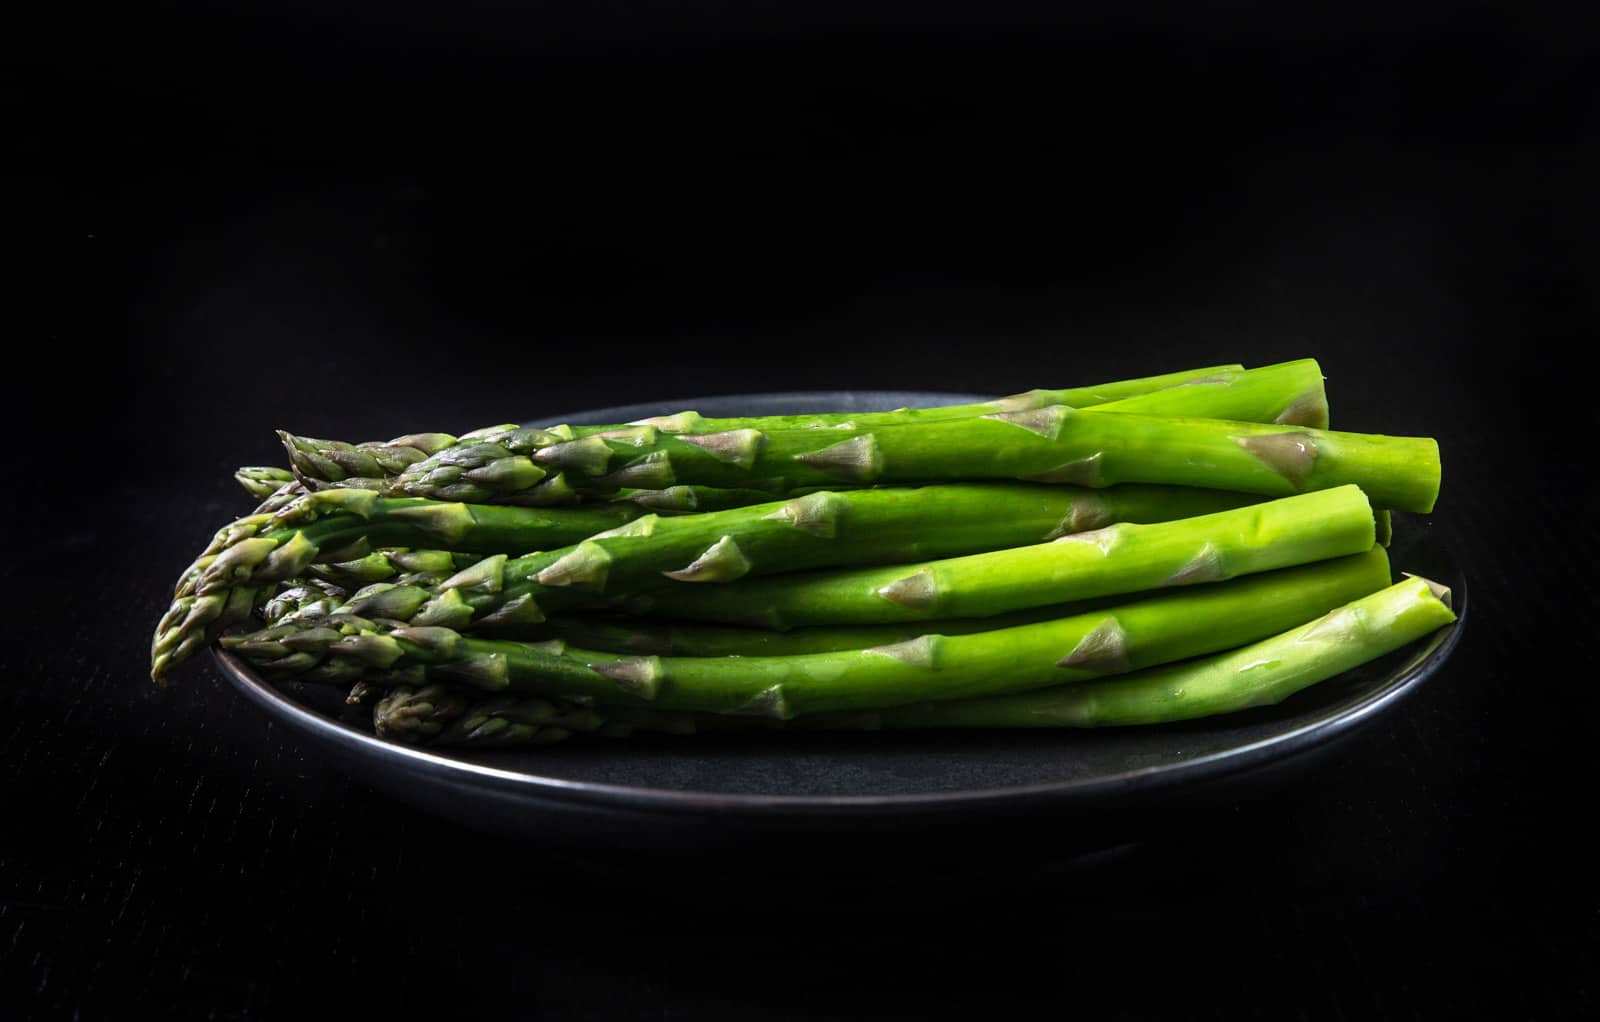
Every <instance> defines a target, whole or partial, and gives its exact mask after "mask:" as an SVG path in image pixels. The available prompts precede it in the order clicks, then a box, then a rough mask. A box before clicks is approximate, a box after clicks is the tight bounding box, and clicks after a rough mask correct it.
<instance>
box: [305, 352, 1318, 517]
mask: <svg viewBox="0 0 1600 1022" xmlns="http://www.w3.org/2000/svg"><path fill="white" fill-rule="evenodd" d="M1303 363H1309V365H1310V367H1311V371H1310V372H1306V371H1305V370H1304V369H1303V368H1302V369H1300V370H1298V371H1300V372H1301V373H1302V374H1303V375H1302V378H1301V380H1300V382H1301V383H1303V384H1304V386H1302V387H1301V389H1299V390H1294V391H1293V392H1292V393H1289V394H1287V395H1283V396H1277V397H1275V398H1274V400H1275V401H1276V404H1277V406H1278V407H1277V408H1276V409H1275V410H1274V411H1273V413H1272V414H1273V415H1274V416H1276V415H1280V414H1285V413H1289V412H1290V409H1291V408H1294V407H1296V403H1297V402H1298V404H1299V406H1300V407H1307V406H1313V405H1315V403H1316V399H1315V397H1314V396H1313V397H1310V398H1302V396H1301V395H1302V394H1303V393H1310V391H1311V390H1312V388H1313V387H1315V388H1316V390H1317V391H1318V392H1320V389H1321V384H1322V374H1321V370H1320V369H1318V368H1317V367H1316V363H1315V362H1314V361H1313V360H1310V359H1306V360H1303ZM1303 363H1287V364H1288V365H1294V366H1302V364H1303ZM1268 368H1269V369H1277V368H1278V367H1268ZM1244 371H1245V370H1244V367H1243V366H1240V365H1237V364H1235V365H1226V366H1207V367H1204V368H1200V369H1190V370H1185V371H1182V372H1177V373H1166V374H1163V375H1160V376H1148V377H1142V378H1139V379H1133V380H1121V381H1117V382H1113V383H1105V384H1100V385H1098V386H1094V387H1077V388H1071V389H1066V390H1032V391H1028V392H1027V393H1025V394H1015V395H1012V396H1011V397H1007V398H1000V399H998V400H995V401H983V402H978V403H975V404H966V405H948V406H945V407H942V408H925V409H908V408H901V409H896V410H895V411H892V412H827V413H820V414H808V415H768V416H755V417H743V418H717V419H711V418H706V417H704V416H702V415H701V414H700V413H699V412H693V411H684V412H678V413H677V414H675V415H663V416H656V417H653V418H649V419H641V420H639V421H638V422H633V423H626V424H608V425H600V426H577V427H573V426H556V427H552V428H550V429H548V430H526V429H523V428H522V427H519V426H516V425H515V424H509V425H501V426H488V427H485V428H484V429H480V430H474V431H473V432H471V433H468V434H465V435H464V436H462V437H459V438H457V437H453V436H450V435H449V434H447V433H414V434H410V435H407V436H402V437H396V438H395V439H393V440H390V441H387V442H367V443H360V444H349V443H344V442H341V441H337V440H316V439H312V438H310V437H297V436H293V435H291V434H287V433H282V434H280V436H281V437H282V438H283V441H284V446H285V447H286V449H287V450H288V452H289V457H290V461H291V463H292V464H293V465H294V467H295V472H296V473H298V474H299V475H300V477H301V478H302V479H304V480H305V481H306V482H307V483H308V484H311V485H316V484H319V483H322V484H340V485H345V486H359V487H363V488H367V489H380V490H382V489H385V488H386V487H385V485H384V480H385V478H386V477H389V476H394V475H397V474H398V473H400V472H403V471H404V470H405V469H407V468H408V467H410V466H412V465H414V464H416V463H417V462H419V461H422V460H423V459H425V458H432V457H434V456H438V458H437V461H436V465H435V467H436V468H446V467H450V466H455V467H460V466H470V468H467V469H466V471H471V470H472V469H481V468H483V467H484V465H486V464H488V462H489V461H492V460H494V458H493V457H490V455H491V454H492V453H493V452H490V451H486V450H478V451H476V452H475V453H473V454H470V455H463V454H461V453H459V452H456V453H451V449H452V448H458V447H464V448H478V447H481V445H482V444H484V443H486V442H490V441H493V442H494V443H496V444H499V445H500V446H501V447H503V448H504V452H509V453H510V454H513V455H522V454H527V453H529V452H530V451H532V450H534V449H535V448H537V447H539V446H544V445H546V444H552V443H561V442H564V441H571V440H578V439H583V438H586V437H592V436H604V435H605V434H608V433H613V432H617V431H624V432H630V431H629V427H632V426H640V425H648V426H652V427H655V428H657V429H660V430H661V431H662V432H668V433H691V434H697V433H721V432H726V431H729V430H740V429H757V430H768V429H811V428H818V427H831V426H838V425H841V424H843V423H856V424H858V425H862V426H867V427H870V426H887V425H897V424H903V423H908V422H919V421H920V422H932V421H935V420H937V419H947V418H965V417H968V416H973V415H985V414H989V413H991V412H1007V411H1019V410H1023V409H1028V408H1037V407H1042V406H1044V405H1052V404H1065V405H1072V406H1074V407H1079V408H1087V407H1091V406H1096V405H1101V404H1106V403H1109V402H1113V401H1119V400H1125V399H1128V398H1133V397H1137V396H1140V395H1144V394H1147V393H1150V392H1152V391H1158V390H1165V389H1168V388H1171V387H1175V386H1178V385H1181V384H1185V383H1191V382H1194V381H1197V380H1199V381H1206V383H1207V384H1208V385H1210V386H1209V390H1208V393H1212V394H1213V395H1214V392H1215V391H1216V390H1217V389H1218V388H1217V387H1216V384H1217V382H1218V381H1227V380H1231V379H1233V378H1235V377H1236V376H1237V375H1238V374H1239V373H1242V372H1244ZM1312 375H1314V376H1315V381H1314V383H1312V382H1311V380H1310V377H1311V376H1312ZM1293 385H1294V381H1287V382H1286V386H1288V387H1291V388H1292V387H1293ZM1256 386H1257V384H1256V383H1255V381H1254V380H1252V381H1251V383H1250V384H1249V386H1248V387H1244V388H1241V389H1253V388H1254V387H1256ZM1185 400H1191V401H1192V400H1193V398H1192V395H1186V396H1185ZM1235 407H1236V406H1235ZM1323 407H1324V413H1323V414H1324V416H1325V415H1326V411H1325V409H1326V401H1325V400H1324V401H1323ZM1169 414H1180V413H1177V412H1173V413H1169ZM1181 414H1191V413H1189V412H1184V413H1181ZM1207 414H1210V415H1211V417H1213V418H1218V417H1230V416H1219V415H1217V414H1215V413H1207ZM1239 417H1242V418H1246V419H1249V418H1252V417H1251V416H1249V415H1245V416H1239ZM1263 421H1272V420H1263ZM1285 421H1287V420H1285ZM1299 424H1301V425H1313V426H1315V425H1326V423H1325V422H1323V423H1318V422H1315V421H1306V422H1302V423H1299ZM504 452H503V453H502V454H501V455H500V456H504ZM451 459H455V460H451ZM524 471H526V469H524ZM461 474H464V473H456V474H455V477H453V478H449V479H440V480H436V482H438V483H439V484H440V485H455V484H457V483H459V482H461V481H462V480H461V479H460V475H461ZM445 475H446V476H449V475H450V473H445ZM474 481H477V480H474ZM478 482H486V481H478ZM455 499H461V500H482V499H485V497H484V495H483V494H482V493H481V492H473V493H471V494H469V495H463V496H460V497H458V498H455Z"/></svg>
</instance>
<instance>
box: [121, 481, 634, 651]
mask: <svg viewBox="0 0 1600 1022" xmlns="http://www.w3.org/2000/svg"><path fill="white" fill-rule="evenodd" d="M639 514H640V511H639V509H637V508H633V507H629V506H608V507H599V508H582V509H580V508H569V509H555V510H538V509H532V508H516V507H501V506H486V505H469V504H459V503H442V502H439V501H429V500H421V499H417V498H398V499H396V498H383V497H379V496H378V495H377V494H375V493H372V492H370V491H366V490H329V491H325V492H319V493H308V494H304V495H303V496H300V497H298V498H296V499H294V500H292V501H291V502H290V503H289V504H287V505H286V506H284V507H283V508H280V509H279V510H278V511H276V512H274V513H270V514H256V515H249V516H246V517H244V518H241V519H238V520H237V521H235V522H233V523H231V524H229V525H227V526H225V527H224V528H223V529H221V530H220V531H218V533H217V534H216V536H214V537H213V538H212V541H211V543H210V545H209V546H207V547H206V549H205V550H204V551H202V552H201V554H200V556H199V557H198V558H197V559H196V560H195V561H194V563H192V564H191V565H190V566H189V567H188V568H187V569H185V571H184V573H183V575H182V576H181V577H180V579H179V581H178V585H177V587H176V591H175V593H174V600H173V603H172V605H171V607H170V608H169V609H168V611H167V613H166V614H165V615H164V616H163V617H162V619H161V621H160V622H159V623H158V624H157V626H156V634H155V638H154V640H153V641H152V643H151V650H150V658H151V677H152V678H154V679H155V680H157V681H158V682H159V681H160V680H161V679H162V678H163V677H164V676H165V675H166V672H167V671H168V670H169V669H170V668H171V667H172V666H173V665H174V664H176V663H178V662H180V661H182V660H184V659H185V658H187V657H188V656H190V655H191V654H193V653H194V651H195V650H197V649H199V648H201V647H202V646H204V645H205V644H206V643H208V642H210V641H212V640H213V639H214V638H216V636H217V635H219V634H221V632H222V630H223V629H224V628H227V627H229V626H231V625H234V624H237V623H240V622H243V621H246V620H248V619H249V617H250V614H251V613H252V611H253V610H254V608H255V606H256V604H257V603H258V602H259V601H261V600H262V599H265V598H266V596H267V595H269V593H270V591H271V588H272V584H273V583H276V582H279V581H282V580H286V579H290V578H294V577H296V576H298V575H300V574H301V573H302V572H303V570H304V569H305V568H306V567H307V566H308V565H310V564H314V563H316V562H318V561H319V560H325V561H348V560H352V559H355V558H359V557H364V556H366V554H367V553H369V552H370V551H371V550H372V549H373V548H374V547H379V546H437V547H448V548H450V549H454V550H458V551H466V552H480V553H481V552H493V551H496V550H506V549H512V550H517V549H522V550H528V549H536V548H538V547H552V546H564V545H567V544H571V543H574V542H576V541H577V540H579V539H582V538H583V537H585V536H589V535H593V534H594V533H596V532H601V531H604V530H606V529H611V528H615V527H616V526H618V525H621V524H623V523H625V522H628V521H631V520H633V519H635V518H637V517H638V516H639ZM502 559H503V557H502Z"/></svg>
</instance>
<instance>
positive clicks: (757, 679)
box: [222, 547, 1389, 719]
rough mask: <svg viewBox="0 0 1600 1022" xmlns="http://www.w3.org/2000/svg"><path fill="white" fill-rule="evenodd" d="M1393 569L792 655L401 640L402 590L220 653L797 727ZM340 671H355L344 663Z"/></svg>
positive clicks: (1298, 599)
mask: <svg viewBox="0 0 1600 1022" xmlns="http://www.w3.org/2000/svg"><path fill="white" fill-rule="evenodd" d="M1388 571H1389V568H1388V558H1387V555H1386V554H1385V553H1384V551H1383V549H1382V548H1381V547H1373V548H1371V549H1370V550H1368V551H1367V552H1366V553H1363V554H1358V555H1355V556H1352V557H1344V558H1337V559H1333V560H1328V561H1321V562H1318V563H1315V564H1310V565H1304V566H1301V567H1297V568H1291V569H1285V570H1282V571H1277V572H1271V573H1267V574H1262V575H1254V576H1250V577H1248V578H1242V579H1238V580H1235V581H1232V582H1225V583H1219V584H1216V585H1207V586H1194V587H1187V588H1184V589H1181V590H1176V591H1173V592H1170V593H1166V594H1162V595H1158V596H1151V597H1146V598H1143V599H1140V600H1135V601H1132V602H1129V603H1125V604H1119V605H1117V606H1114V607H1111V608H1106V609H1103V610H1096V611H1091V612H1089V613H1086V614H1078V615H1073V616H1070V617H1066V618H1061V619H1057V620H1054V621H1047V622H1041V623H1038V624H1029V625H1019V626H1015V627H1012V628H1006V629H999V630H996V631H988V632H978V633H975V634H970V635H949V636H945V635H933V634H929V635H923V636H919V637H918V638H916V639H912V640H909V641H906V642H901V643H896V644H894V645H890V646H879V647H873V648H869V649H861V650H846V651H837V652H830V653H814V654H807V655H801V656H789V657H698V658H697V657H656V656H643V657H639V656H622V655H618V654H609V653H601V652H598V651H593V650H581V649H576V648H573V647H569V646H566V645H564V644H562V643H559V642H557V643H543V644H535V643H518V642H511V641H507V640H497V639H482V638H474V637H471V636H466V635H462V634H460V633H458V632H455V631H453V630H451V629H447V628H439V627H399V628H395V627H391V626H390V625H389V624H388V623H387V622H386V621H384V620H383V618H385V617H386V615H385V614H384V613H382V612H383V611H384V610H387V609H388V608H387V607H386V606H384V604H385V602H386V601H387V600H388V599H389V598H390V595H391V594H393V593H395V592H398V591H399V590H401V589H403V588H404V587H387V588H386V587H383V586H381V585H380V586H374V587H370V588H371V589H373V590H375V592H374V593H372V594H371V595H370V596H367V597H361V596H360V594H358V598H357V599H355V600H352V601H351V603H350V604H347V605H346V607H344V608H341V610H340V611H338V612H336V613H334V614H331V615H329V616H328V617H327V618H325V619H322V620H321V621H312V622H304V623H296V624H289V625H278V626H276V627H273V628H267V629H262V630H259V631H257V632H253V633H250V634H245V635H232V636H226V637H224V638H223V640H222V643H223V647H224V649H227V650H229V651H231V652H234V653H236V654H238V655H240V656H243V657H245V658H246V659H247V660H249V661H250V662H252V663H254V664H255V665H256V666H257V667H259V668H260V669H262V670H263V672H265V673H266V674H268V675H269V676H273V677H278V678H287V677H300V678H313V679H314V678H319V677H327V674H326V673H325V672H327V671H329V670H330V669H332V670H333V671H334V674H333V678H334V679H335V680H341V681H348V680H350V679H351V678H352V677H354V676H357V675H361V674H364V673H371V672H388V673H389V675H390V676H391V678H392V680H393V681H394V683H397V684H409V685H420V684H425V683H428V682H439V681H444V682H459V683H465V684H468V685H472V686H475V687H478V688H481V689H484V690H487V691H491V692H511V693H518V694H522V693H526V694H531V695H539V696H543V697H547V698H549V697H555V698H559V699H567V700H593V702H594V703H595V704H596V705H597V706H602V707H603V706H610V705H619V706H646V707H650V708H653V709H657V710H675V711H685V712H705V713H721V714H732V715H735V716H749V717H759V718H772V719H788V718H790V717H793V716H796V715H802V714H812V713H828V712H842V711H848V710H862V709H879V708H883V707H887V706H897V705H903V704H907V703H914V702H922V701H927V700H942V699H957V698H967V697H973V696H978V695H990V694H1002V693H1010V692H1019V691H1026V690H1028V689H1031V688H1038V687H1043V686H1049V685H1057V684H1062V683H1065V682H1071V681H1080V680H1085V679H1089V678H1093V677H1097V676H1100V675H1104V674H1112V673H1122V672H1126V671H1130V670H1137V669H1140V668H1144V667H1148V666H1153V665H1155V664H1160V663H1169V662H1173V661H1176V660H1180V659H1187V658H1189V657H1193V656H1199V655H1203V654H1206V653H1211V652H1216V651H1219V650H1223V649H1228V648H1231V647H1233V646H1238V645H1241V644H1243V643H1247V642H1253V641H1256V640H1258V639H1261V638H1263V637H1265V636H1268V635H1271V634H1274V633H1276V632H1279V631H1282V630H1284V629H1285V628H1289V627H1292V626H1294V625H1296V624H1299V623H1302V622H1304V621H1307V620H1310V619H1311V618H1313V617H1316V616H1317V615H1319V614H1323V613H1325V612H1327V611H1328V610H1330V609H1332V608H1334V607H1337V606H1340V605H1342V604H1344V603H1347V602H1349V601H1350V600H1352V599H1355V598H1357V597H1359V596H1362V595H1365V594H1367V593H1370V592H1373V591H1375V590H1377V589H1380V588H1382V587H1383V586H1384V585H1386V584H1387V583H1388V581H1389V575H1388ZM363 599H365V600H366V604H365V605H362V601H363ZM374 610H376V611H378V613H373V611H374ZM363 614H370V615H371V616H362V615H363ZM337 664H344V665H347V666H346V667H345V668H344V669H343V670H340V669H339V668H337V667H332V666H331V665H337ZM602 712H604V711H602Z"/></svg>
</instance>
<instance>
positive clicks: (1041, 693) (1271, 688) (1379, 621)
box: [821, 578, 1456, 728]
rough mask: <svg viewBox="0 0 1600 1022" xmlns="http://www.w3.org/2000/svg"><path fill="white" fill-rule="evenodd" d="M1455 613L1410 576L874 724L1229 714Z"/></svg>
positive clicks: (1066, 722)
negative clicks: (1317, 612)
mask: <svg viewBox="0 0 1600 1022" xmlns="http://www.w3.org/2000/svg"><path fill="white" fill-rule="evenodd" d="M1455 619H1456V616H1455V614H1454V613H1453V612H1452V611H1451V609H1450V590H1449V589H1447V588H1445V587H1444V586H1440V585H1438V584H1437V583H1434V582H1430V581H1429V580H1427V579H1423V578H1408V579H1406V580H1405V581H1403V582H1399V583H1397V584H1395V585H1392V586H1389V587H1387V588H1385V589H1382V590H1380V591H1378V592H1376V593H1373V594H1371V595H1370V596H1366V597H1363V598H1361V599H1358V600H1354V601H1352V602H1350V603H1347V604H1346V605H1344V606H1342V607H1340V608H1338V609H1337V610H1334V611H1331V612H1329V613H1328V614H1325V615H1323V616H1322V617H1319V618H1318V619H1317V620H1315V621H1312V622H1311V623H1309V624H1305V625H1301V626H1299V627H1297V628H1294V629H1291V630H1289V631H1286V632H1284V633H1283V634H1281V635H1276V636H1273V637H1272V638H1269V639H1264V640H1262V641H1260V642H1256V643H1252V644H1250V645H1247V646H1243V647H1241V648H1239V649H1234V650H1230V651H1228V652H1225V653H1219V654H1215V655H1212V656H1208V657H1204V658H1201V659H1198V660H1192V661H1189V662H1187V663H1179V664H1171V665H1168V666H1163V667H1155V668H1151V669H1148V670H1144V671H1139V672H1137V673H1133V674H1127V675H1123V676H1120V677H1117V678H1114V679H1113V678H1107V679H1103V680H1100V681H1090V682H1084V683H1081V684H1077V685H1062V686H1058V687H1055V688H1049V689H1038V690H1036V691H1032V692H1025V693H1020V694H1016V695H1008V696H996V697H989V698H981V699H970V700H964V701H962V702H959V703H936V702H928V703H921V704H918V705H914V706H903V707H898V708H894V709H886V710H882V711H878V712H877V713H875V714H873V716H875V717H876V721H875V722H874V723H876V725H877V726H878V727H883V728H935V727H937V728H949V727H956V728H979V727H983V728H1039V727H1107V726H1120V725H1133V724H1164V723H1169V722H1172V721H1179V720H1193V719H1195V718H1199V717H1208V716H1214V715H1217V714H1223V713H1233V712H1236V711H1239V710H1245V709H1250V708H1251V707H1256V706H1270V705H1273V704H1276V703H1279V702H1282V701H1283V700H1284V699H1287V698H1288V697H1289V696H1291V695H1294V694H1295V693H1296V692H1299V691H1300V690H1302V689H1304V688H1307V687H1309V686H1311V685H1314V684H1316V683H1317V682H1319V681H1325V680H1327V679H1329V678H1332V677H1334V676H1335V675H1338V674H1342V673H1343V672H1345V671H1348V670H1350V669H1352V668H1355V667H1359V666H1360V665H1362V664H1364V663H1367V662H1369V661H1371V660H1376V659H1377V658H1378V657H1380V656H1383V655H1384V654H1386V653H1392V652H1394V651H1395V650H1397V649H1399V648H1401V647H1402V646H1405V645H1407V644H1408V643H1411V642H1415V641H1416V640H1418V639H1421V638H1423V637H1424V636H1426V635H1429V634H1431V633H1432V632H1434V631H1436V630H1438V629H1439V628H1442V627H1444V626H1445V625H1447V624H1449V623H1451V622H1452V621H1454V620H1455ZM821 723H823V724H824V725H825V723H826V722H821ZM852 723H853V724H855V725H856V726H860V725H861V724H862V723H863V721H861V720H859V719H858V720H856V721H853V722H852Z"/></svg>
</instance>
